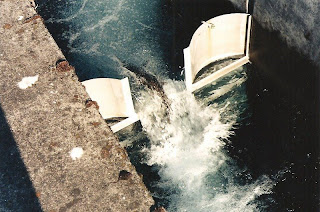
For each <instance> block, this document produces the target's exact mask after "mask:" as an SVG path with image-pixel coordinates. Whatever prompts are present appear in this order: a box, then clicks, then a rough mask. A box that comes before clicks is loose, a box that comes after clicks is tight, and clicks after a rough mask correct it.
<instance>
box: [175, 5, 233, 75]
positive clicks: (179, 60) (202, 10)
mask: <svg viewBox="0 0 320 212" xmlns="http://www.w3.org/2000/svg"><path fill="white" fill-rule="evenodd" d="M172 2H173V3H172V5H173V6H172V7H173V15H174V21H173V27H174V32H175V36H174V42H173V43H174V45H173V46H172V48H173V52H174V55H173V57H172V64H173V65H172V66H173V70H172V72H171V73H169V74H170V77H171V78H175V79H180V80H183V79H184V78H183V77H180V76H179V75H180V72H181V67H183V63H184V62H183V51H182V50H183V49H184V48H187V47H188V46H189V44H190V41H191V38H192V35H193V33H194V32H195V30H196V29H197V28H198V27H199V26H200V25H201V21H207V20H209V19H211V18H213V17H215V16H219V15H223V14H227V13H233V12H236V9H235V7H234V6H233V5H232V3H231V2H229V1H227V0H219V1H212V0H202V1H195V0H174V1H172ZM179 66H180V67H179Z"/></svg>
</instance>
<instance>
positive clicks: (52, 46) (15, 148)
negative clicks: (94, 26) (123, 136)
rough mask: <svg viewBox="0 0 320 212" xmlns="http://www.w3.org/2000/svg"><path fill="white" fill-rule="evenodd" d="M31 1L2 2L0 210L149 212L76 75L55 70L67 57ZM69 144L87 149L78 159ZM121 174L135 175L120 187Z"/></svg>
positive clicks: (123, 157) (123, 155)
mask: <svg viewBox="0 0 320 212" xmlns="http://www.w3.org/2000/svg"><path fill="white" fill-rule="evenodd" d="M32 3H33V2H31V3H30V2H29V1H27V0H0V14H1V16H0V37H1V39H0V103H1V108H2V110H0V112H1V113H0V115H1V116H0V127H1V128H0V136H1V137H0V150H1V151H0V153H1V154H2V155H1V156H0V159H1V161H0V171H1V173H0V189H1V190H0V211H38V210H43V211H149V208H150V206H151V205H152V204H153V200H152V198H151V196H150V194H149V193H148V191H147V190H146V188H145V186H144V184H143V182H142V180H141V177H140V176H138V174H137V173H136V171H135V168H134V167H133V166H132V165H131V163H130V161H129V159H128V156H127V153H126V151H125V150H124V149H123V148H121V147H120V145H119V142H118V140H117V138H116V137H115V136H114V135H113V134H112V133H111V130H110V128H109V127H108V126H107V125H106V123H105V122H104V120H103V119H102V118H101V116H100V115H99V113H98V110H97V109H96V107H95V105H94V104H91V106H89V107H88V105H87V106H86V104H85V101H86V99H88V98H89V97H88V95H87V93H86V92H85V90H84V88H83V87H82V86H81V83H80V82H79V81H78V79H77V77H76V75H75V72H74V70H73V69H72V68H70V67H68V68H67V69H66V70H63V69H57V68H56V62H57V61H58V60H59V59H64V56H63V54H62V53H61V51H60V49H59V48H58V47H57V45H56V43H55V42H54V40H53V38H52V37H51V36H50V34H49V33H48V31H47V29H46V28H45V26H44V24H43V22H42V19H41V18H40V17H39V16H37V15H36V12H35V10H34V9H33V7H32ZM32 17H33V18H32ZM36 75H38V76H39V77H38V81H36V82H35V84H33V85H32V86H31V87H28V88H26V89H20V88H19V86H18V83H19V82H20V81H21V80H22V79H23V78H24V77H29V76H36ZM1 117H2V118H1ZM4 117H5V118H4ZM6 122H7V123H6ZM74 147H81V148H83V150H84V153H83V155H82V157H81V158H79V159H76V160H73V159H72V158H71V157H70V151H71V150H72V149H73V148H74ZM20 156H21V158H19V157H20ZM22 161H23V162H24V164H23V163H22ZM24 165H25V167H24ZM121 170H127V171H129V172H130V173H132V176H131V177H129V179H125V180H120V181H118V182H117V180H118V177H119V173H120V171H121ZM15 175H17V176H15ZM28 175H29V176H28ZM22 178H23V179H22ZM12 179H13V180H12ZM31 182H32V184H31ZM113 182H114V183H113ZM21 197H23V198H21ZM39 203H40V205H41V208H40V205H39Z"/></svg>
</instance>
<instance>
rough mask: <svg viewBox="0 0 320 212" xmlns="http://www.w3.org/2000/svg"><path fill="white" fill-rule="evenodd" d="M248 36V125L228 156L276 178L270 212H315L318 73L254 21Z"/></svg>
mask: <svg viewBox="0 0 320 212" xmlns="http://www.w3.org/2000/svg"><path fill="white" fill-rule="evenodd" d="M252 35H253V36H252V41H251V51H250V52H251V53H250V59H251V61H252V63H253V65H251V66H250V69H249V71H248V80H247V95H248V99H249V102H248V103H249V106H250V110H251V111H252V117H251V120H250V123H251V124H250V125H249V126H243V127H242V128H241V129H238V130H237V131H236V136H235V137H234V138H233V148H234V150H233V151H232V155H233V157H235V158H237V160H238V161H239V162H240V163H243V164H245V165H246V166H248V167H249V168H250V170H251V171H252V172H253V175H255V176H256V177H257V176H260V175H261V174H268V175H271V176H273V178H275V180H276V182H277V184H276V186H275V187H274V189H273V194H272V197H273V198H274V199H275V203H274V204H272V205H270V208H269V209H268V211H318V210H319V138H320V136H319V135H320V131H319V123H320V121H319V120H320V119H319V117H320V115H319V108H320V107H319V106H320V104H319V95H320V93H319V91H320V90H319V83H320V82H319V71H320V70H319V68H317V67H315V66H314V65H313V64H312V63H311V62H310V61H309V60H308V59H306V58H305V57H304V56H303V55H300V54H299V53H297V52H296V51H295V50H294V49H291V48H289V47H288V46H287V45H285V44H284V42H283V41H282V40H281V39H280V38H279V33H277V32H268V31H266V30H264V29H262V28H261V26H260V25H259V24H258V23H256V22H254V24H253V29H252ZM279 170H282V171H280V172H279ZM261 198H263V197H261Z"/></svg>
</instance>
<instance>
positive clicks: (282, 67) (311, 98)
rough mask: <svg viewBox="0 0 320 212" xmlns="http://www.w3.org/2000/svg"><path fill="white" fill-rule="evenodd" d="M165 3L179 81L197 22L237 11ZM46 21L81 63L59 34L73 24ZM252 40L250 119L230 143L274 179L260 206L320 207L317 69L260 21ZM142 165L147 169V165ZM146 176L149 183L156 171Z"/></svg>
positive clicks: (49, 5) (183, 0)
mask: <svg viewBox="0 0 320 212" xmlns="http://www.w3.org/2000/svg"><path fill="white" fill-rule="evenodd" d="M38 4H39V5H40V10H39V13H40V15H41V16H42V17H43V18H44V19H45V20H47V19H48V18H50V17H54V14H55V13H56V12H57V10H59V8H60V7H62V6H67V5H65V4H64V3H57V1H53V0H47V1H43V0H38ZM59 4H60V5H59ZM163 4H164V7H163V8H164V12H163V14H162V15H163V16H169V17H167V19H168V20H169V21H170V22H171V24H172V30H173V38H172V43H169V44H167V46H165V47H164V49H167V51H169V53H168V54H165V55H166V57H167V58H165V60H166V63H168V67H169V69H170V71H169V76H170V78H172V79H178V80H182V79H183V78H182V77H181V76H180V72H181V68H180V67H183V53H182V51H183V48H185V47H187V46H188V45H189V42H190V39H191V37H192V35H193V33H194V31H195V30H196V29H197V27H199V23H201V21H203V20H208V19H210V18H212V17H215V16H218V15H222V14H226V13H231V12H238V11H237V9H236V8H235V7H234V6H233V5H232V4H231V3H230V2H229V1H226V0H219V1H215V0H202V1H198V0H166V1H164V3H163ZM250 9H251V10H253V9H254V8H250ZM165 18H166V17H163V20H165ZM46 25H47V27H48V29H49V31H50V32H51V34H52V35H53V37H54V38H55V40H56V42H57V43H58V45H59V47H60V48H61V49H62V50H63V52H64V54H65V55H66V57H67V59H68V60H70V62H71V63H75V64H72V65H75V67H76V69H81V67H77V65H76V64H77V62H76V59H77V58H75V57H73V55H72V54H70V52H69V51H68V48H67V43H66V41H65V40H64V39H63V37H62V36H61V35H62V33H63V32H64V31H67V30H68V26H66V25H63V23H61V24H60V23H59V24H57V23H54V24H52V23H50V22H48V23H47V24H46ZM251 39H252V40H251V47H250V60H251V62H252V64H250V65H248V70H247V75H248V80H247V81H246V86H247V96H248V104H249V110H250V112H251V114H252V115H251V116H250V117H249V119H250V120H246V121H247V122H248V123H250V124H249V125H240V126H241V127H240V128H238V129H236V130H235V134H234V135H233V137H232V138H231V143H230V144H228V145H227V146H226V147H225V148H226V149H227V150H228V151H229V152H230V153H229V156H230V157H232V158H233V159H235V161H236V162H237V163H238V165H239V166H240V167H247V168H248V169H249V170H250V172H251V173H252V176H253V178H256V179H257V178H258V177H259V176H261V175H263V174H266V175H268V176H270V177H271V178H272V179H273V180H274V181H275V182H276V183H275V186H274V188H273V193H272V194H269V195H261V196H260V197H259V199H258V200H261V201H262V202H266V203H268V204H267V206H266V205H265V204H264V205H263V206H261V208H260V210H261V211H319V209H320V208H319V190H320V186H319V168H320V167H319V141H320V138H319V135H320V133H319V132H320V131H319V123H320V119H319V115H320V114H319V109H320V107H319V106H320V105H319V71H320V70H319V67H316V66H315V65H313V64H312V62H311V61H309V60H308V59H307V58H306V57H305V56H304V55H301V54H300V53H298V52H297V51H296V50H295V49H293V48H290V47H288V46H287V45H286V44H285V43H284V42H283V41H282V39H281V38H280V36H279V33H278V32H276V31H272V32H270V31H267V30H265V29H263V28H262V27H261V26H260V25H259V23H257V22H256V21H255V19H254V22H253V28H252V38H251ZM168 48H169V50H168ZM79 74H80V75H81V73H79ZM129 154H130V152H129ZM134 157H137V156H133V158H134ZM133 161H135V159H133ZM137 169H138V171H139V168H138V167H137ZM140 169H141V170H140V171H142V172H143V169H144V168H140ZM144 175H145V183H146V184H147V186H148V187H149V188H151V187H150V184H152V181H155V180H157V177H158V176H156V174H154V173H149V174H148V173H144ZM151 178H152V179H151ZM151 189H152V188H151Z"/></svg>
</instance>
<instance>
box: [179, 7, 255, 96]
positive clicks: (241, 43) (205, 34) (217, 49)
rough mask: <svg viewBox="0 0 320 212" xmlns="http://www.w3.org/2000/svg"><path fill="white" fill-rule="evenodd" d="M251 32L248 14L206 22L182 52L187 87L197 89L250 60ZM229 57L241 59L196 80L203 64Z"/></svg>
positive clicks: (219, 17) (234, 14)
mask: <svg viewBox="0 0 320 212" xmlns="http://www.w3.org/2000/svg"><path fill="white" fill-rule="evenodd" d="M250 31H251V16H250V15H249V14H246V13H233V14H226V15H221V16H218V17H215V18H212V19H210V20H208V21H206V22H203V24H202V25H201V26H200V27H199V28H198V29H197V30H196V31H195V33H194V34H193V36H192V39H191V42H190V45H189V47H187V48H185V49H184V51H183V53H184V63H185V82H186V87H187V90H189V91H191V92H194V91H195V90H197V89H200V88H202V87H203V86H205V85H207V84H209V83H211V82H213V81H215V80H217V79H219V78H220V77H222V76H224V75H226V74H228V73H230V72H231V71H233V70H235V69H236V68H239V67H240V66H242V65H244V64H246V63H248V62H249V43H250ZM228 58H240V59H237V60H236V61H234V62H232V63H231V64H229V65H227V66H225V67H223V68H221V69H219V70H218V71H216V72H214V73H213V74H211V75H209V76H207V77H205V78H203V79H201V80H199V81H197V82H195V83H194V81H195V78H196V75H197V74H198V73H199V72H200V71H201V70H202V69H203V68H204V67H206V66H207V65H209V64H211V63H213V62H217V61H220V60H223V59H228Z"/></svg>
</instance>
